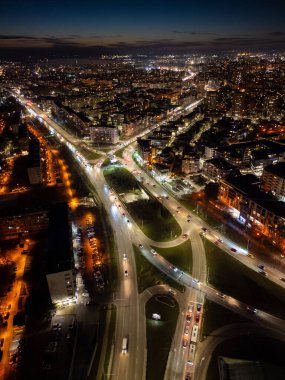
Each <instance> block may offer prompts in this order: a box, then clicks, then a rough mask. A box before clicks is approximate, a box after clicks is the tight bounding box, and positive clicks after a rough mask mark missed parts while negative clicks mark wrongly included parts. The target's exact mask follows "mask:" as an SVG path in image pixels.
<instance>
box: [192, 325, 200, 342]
mask: <svg viewBox="0 0 285 380" xmlns="http://www.w3.org/2000/svg"><path fill="white" fill-rule="evenodd" d="M198 332H199V327H198V326H197V325H194V326H193V328H192V333H191V340H190V341H191V343H197V339H198Z"/></svg>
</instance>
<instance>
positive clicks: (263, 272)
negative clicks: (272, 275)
mask: <svg viewBox="0 0 285 380" xmlns="http://www.w3.org/2000/svg"><path fill="white" fill-rule="evenodd" d="M258 273H260V274H262V275H263V276H267V275H268V274H267V272H265V271H264V270H259V271H258Z"/></svg>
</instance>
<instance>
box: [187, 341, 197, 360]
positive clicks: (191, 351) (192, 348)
mask: <svg viewBox="0 0 285 380" xmlns="http://www.w3.org/2000/svg"><path fill="white" fill-rule="evenodd" d="M195 351H196V344H192V343H191V344H190V347H189V351H188V359H187V363H188V364H190V365H193V363H194V359H195Z"/></svg>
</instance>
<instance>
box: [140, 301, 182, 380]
mask: <svg viewBox="0 0 285 380" xmlns="http://www.w3.org/2000/svg"><path fill="white" fill-rule="evenodd" d="M145 312H146V336H147V369H146V378H147V379H148V380H163V378H164V373H165V368H166V364H167V359H168V355H169V350H170V347H171V342H172V338H173V335H174V332H175V328H176V323H177V318H178V314H179V306H178V304H177V302H176V301H175V300H174V298H172V297H170V296H169V295H156V296H154V297H152V298H151V299H150V300H149V301H148V302H147V304H146V308H145ZM153 313H157V314H159V315H160V316H161V320H159V321H156V320H153V319H152V315H153Z"/></svg>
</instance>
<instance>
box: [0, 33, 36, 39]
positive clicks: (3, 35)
mask: <svg viewBox="0 0 285 380" xmlns="http://www.w3.org/2000/svg"><path fill="white" fill-rule="evenodd" d="M0 40H37V37H33V36H23V35H5V34H0Z"/></svg>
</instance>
